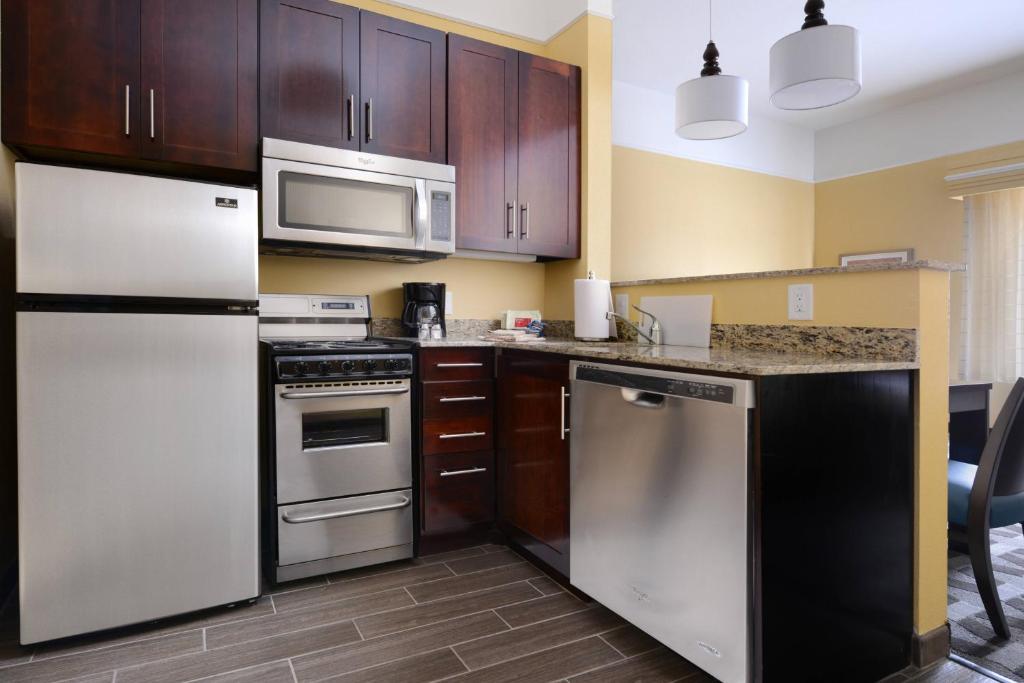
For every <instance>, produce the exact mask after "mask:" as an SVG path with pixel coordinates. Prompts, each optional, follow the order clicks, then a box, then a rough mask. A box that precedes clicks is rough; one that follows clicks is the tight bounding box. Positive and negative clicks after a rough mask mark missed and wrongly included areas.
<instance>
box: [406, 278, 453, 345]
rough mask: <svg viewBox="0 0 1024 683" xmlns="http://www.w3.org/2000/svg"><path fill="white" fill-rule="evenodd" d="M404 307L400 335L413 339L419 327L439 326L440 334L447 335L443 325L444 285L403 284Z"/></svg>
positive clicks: (432, 283) (436, 283)
mask: <svg viewBox="0 0 1024 683" xmlns="http://www.w3.org/2000/svg"><path fill="white" fill-rule="evenodd" d="M402 291H403V293H404V295H405V306H404V307H403V308H402V333H403V335H404V336H406V337H415V336H417V334H418V332H419V328H420V325H421V324H423V323H427V324H428V325H431V326H433V325H435V324H440V325H441V332H442V334H447V332H448V331H447V329H446V328H445V324H444V283H443V282H405V283H403V284H402Z"/></svg>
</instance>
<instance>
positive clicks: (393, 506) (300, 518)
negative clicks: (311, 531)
mask: <svg viewBox="0 0 1024 683" xmlns="http://www.w3.org/2000/svg"><path fill="white" fill-rule="evenodd" d="M410 502H412V501H411V500H409V498H408V496H402V500H401V501H400V502H398V503H389V504H387V505H371V506H370V507H368V508H358V509H356V510H338V511H337V512H321V513H319V514H316V515H296V516H294V517H293V516H291V515H289V514H288V513H287V512H286V513H284V514H283V515H281V519H282V520H283V521H284V522H285V523H286V524H308V523H309V522H323V521H324V520H328V519H337V518H339V517H354V516H356V515H366V514H369V513H371V512H386V511H388V510H399V509H401V508H404V507H408V506H409V503H410Z"/></svg>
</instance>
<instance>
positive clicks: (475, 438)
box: [423, 415, 494, 455]
mask: <svg viewBox="0 0 1024 683" xmlns="http://www.w3.org/2000/svg"><path fill="white" fill-rule="evenodd" d="M493 446H494V420H493V419H491V416H490V415H477V416H473V417H453V418H434V419H431V420H424V421H423V454H424V455H434V454H436V453H464V452H468V451H486V450H490V449H491V448H492V447H493Z"/></svg>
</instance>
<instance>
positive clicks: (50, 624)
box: [17, 312, 259, 643]
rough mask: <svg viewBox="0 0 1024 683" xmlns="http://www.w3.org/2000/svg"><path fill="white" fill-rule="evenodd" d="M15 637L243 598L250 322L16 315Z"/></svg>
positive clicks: (254, 577)
mask: <svg viewBox="0 0 1024 683" xmlns="http://www.w3.org/2000/svg"><path fill="white" fill-rule="evenodd" d="M17 342H18V350H17V361H18V373H17V379H18V529H19V543H20V546H19V551H20V567H19V571H20V598H21V640H22V642H23V643H33V642H38V641H44V640H50V639H52V638H62V637H65V636H70V635H75V634H78V633H85V632H89V631H96V630H99V629H105V628H110V627H114V626H120V625H124V624H131V623H136V622H141V621H146V620H150V619H156V618H159V617H165V616H168V615H171V614H178V613H182V612H188V611H192V610H197V609H201V608H204V607H210V606H213V605H220V604H226V603H231V602H236V601H239V600H246V599H249V598H253V597H255V596H256V595H257V594H258V593H259V574H258V557H257V555H258V543H257V523H258V515H257V473H258V466H257V343H258V342H257V336H256V318H255V317H254V316H231V315H149V314H124V313H122V314H117V313H112V314H107V313H51V312H45V313H44V312H19V313H18V314H17Z"/></svg>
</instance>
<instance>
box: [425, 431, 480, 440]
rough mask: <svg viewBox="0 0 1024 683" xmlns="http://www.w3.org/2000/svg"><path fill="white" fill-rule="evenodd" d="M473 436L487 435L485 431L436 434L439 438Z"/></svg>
mask: <svg viewBox="0 0 1024 683" xmlns="http://www.w3.org/2000/svg"><path fill="white" fill-rule="evenodd" d="M474 436H487V432H461V433H459V434H438V435H437V438H439V439H469V438H472V437H474Z"/></svg>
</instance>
